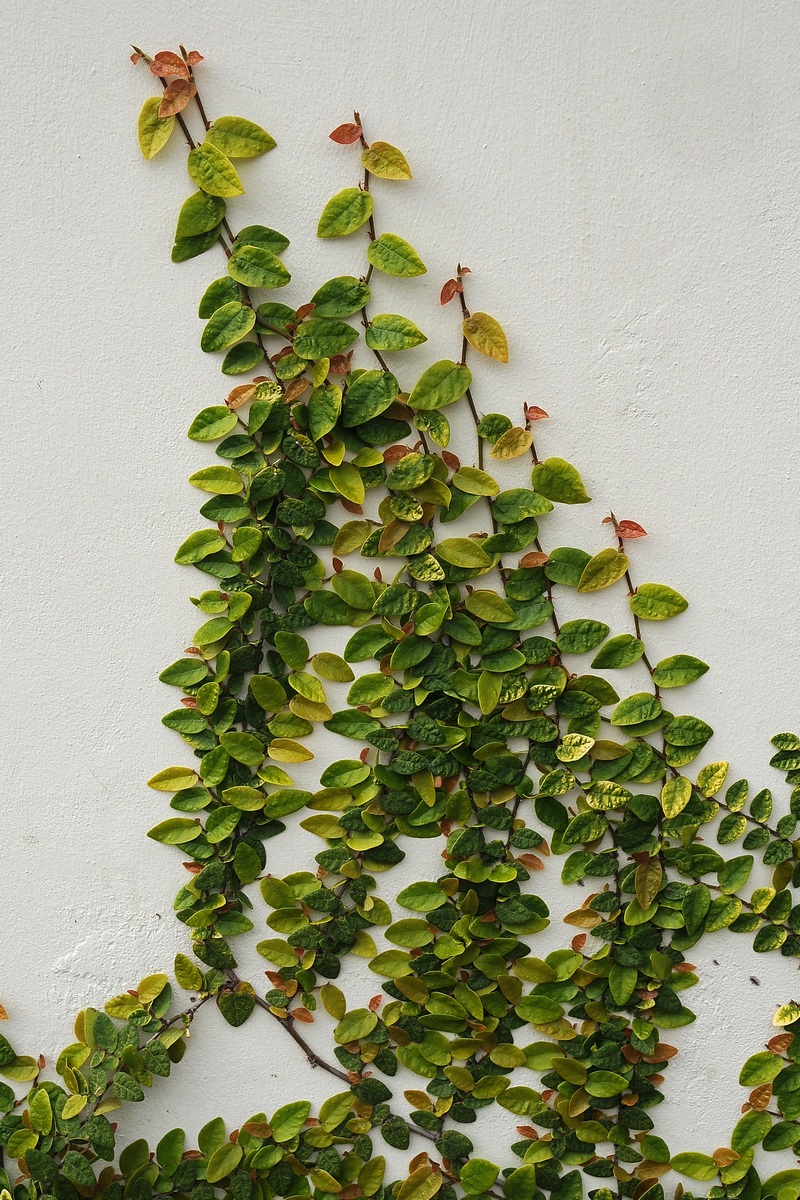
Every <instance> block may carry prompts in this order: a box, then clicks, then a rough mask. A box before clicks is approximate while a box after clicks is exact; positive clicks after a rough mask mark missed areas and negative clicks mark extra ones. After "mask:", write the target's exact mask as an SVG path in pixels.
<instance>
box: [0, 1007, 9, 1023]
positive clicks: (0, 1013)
mask: <svg viewBox="0 0 800 1200" xmlns="http://www.w3.org/2000/svg"><path fill="white" fill-rule="evenodd" d="M7 1020H8V1013H7V1012H6V1010H5V1009H4V1008H3V1006H2V1004H0V1021H7Z"/></svg>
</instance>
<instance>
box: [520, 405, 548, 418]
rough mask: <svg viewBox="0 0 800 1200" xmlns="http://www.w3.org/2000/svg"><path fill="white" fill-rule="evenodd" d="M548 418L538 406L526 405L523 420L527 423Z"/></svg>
mask: <svg viewBox="0 0 800 1200" xmlns="http://www.w3.org/2000/svg"><path fill="white" fill-rule="evenodd" d="M549 416H550V414H549V413H546V412H545V411H544V409H543V408H539V405H538V404H528V405H527V406H526V408H525V419H526V420H528V421H544V420H545V418H546V417H549Z"/></svg>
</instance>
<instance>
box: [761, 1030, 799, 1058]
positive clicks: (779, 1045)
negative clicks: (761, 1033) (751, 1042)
mask: <svg viewBox="0 0 800 1200" xmlns="http://www.w3.org/2000/svg"><path fill="white" fill-rule="evenodd" d="M793 1041H794V1034H793V1033H776V1034H775V1037H774V1038H770V1039H769V1041H768V1042H767V1049H768V1050H771V1051H772V1053H773V1054H783V1052H784V1050H788V1049H789V1047H790V1046H791V1044H792V1042H793Z"/></svg>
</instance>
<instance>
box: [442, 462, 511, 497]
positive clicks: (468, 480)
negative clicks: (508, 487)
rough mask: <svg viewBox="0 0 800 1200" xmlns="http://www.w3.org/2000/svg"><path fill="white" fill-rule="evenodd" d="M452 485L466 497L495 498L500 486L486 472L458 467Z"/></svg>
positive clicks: (473, 468) (474, 468) (475, 468)
mask: <svg viewBox="0 0 800 1200" xmlns="http://www.w3.org/2000/svg"><path fill="white" fill-rule="evenodd" d="M453 483H454V484H455V486H456V487H457V488H459V489H460V491H462V492H465V493H466V494H467V495H468V496H496V495H497V493H498V492H499V491H500V485H499V484H498V483H497V481H496V480H494V479H492V477H491V475H489V474H488V473H487V472H486V471H480V470H479V469H478V468H477V467H459V468H458V470H457V471H456V473H455V475H454V476H453Z"/></svg>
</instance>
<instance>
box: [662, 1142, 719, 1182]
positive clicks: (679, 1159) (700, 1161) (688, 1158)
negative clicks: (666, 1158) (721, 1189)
mask: <svg viewBox="0 0 800 1200" xmlns="http://www.w3.org/2000/svg"><path fill="white" fill-rule="evenodd" d="M671 1166H672V1169H673V1171H677V1172H678V1174H679V1175H688V1176H689V1178H690V1179H699V1180H701V1181H702V1182H703V1183H707V1182H708V1180H709V1179H715V1178H716V1176H717V1173H718V1170H719V1168H718V1167H717V1164H716V1163H715V1162H714V1160H713V1158H709V1156H708V1155H707V1154H697V1153H696V1152H695V1151H693V1150H689V1151H687V1152H686V1153H685V1154H676V1155H675V1156H674V1157H673V1159H672V1163H671Z"/></svg>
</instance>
